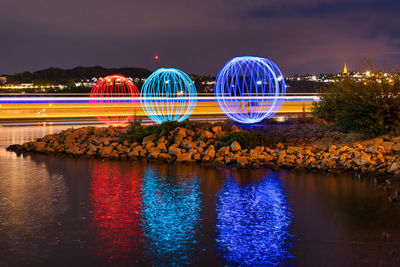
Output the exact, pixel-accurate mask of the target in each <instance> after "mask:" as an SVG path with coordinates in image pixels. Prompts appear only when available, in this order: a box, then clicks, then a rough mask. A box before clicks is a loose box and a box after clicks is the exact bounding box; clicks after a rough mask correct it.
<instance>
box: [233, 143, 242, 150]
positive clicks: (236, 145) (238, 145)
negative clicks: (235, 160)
mask: <svg viewBox="0 0 400 267" xmlns="http://www.w3.org/2000/svg"><path fill="white" fill-rule="evenodd" d="M241 149H242V147H241V146H240V144H239V142H237V141H234V142H233V143H232V144H231V151H232V152H236V151H239V150H241Z"/></svg>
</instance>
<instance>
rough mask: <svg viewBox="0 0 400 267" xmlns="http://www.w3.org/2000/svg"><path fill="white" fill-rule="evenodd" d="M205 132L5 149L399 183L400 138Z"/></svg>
mask: <svg viewBox="0 0 400 267" xmlns="http://www.w3.org/2000/svg"><path fill="white" fill-rule="evenodd" d="M203 126H204V125H203ZM203 126H202V127H199V128H197V129H187V128H183V127H176V128H174V129H171V130H170V131H168V132H165V130H163V132H161V133H157V134H151V135H147V136H144V137H143V138H142V137H138V136H137V135H134V137H135V138H136V139H135V138H133V139H132V132H131V131H132V130H131V129H130V128H129V127H112V126H110V127H82V128H78V129H73V128H70V129H67V130H65V131H62V132H60V133H58V134H52V135H46V136H44V137H43V138H39V139H37V140H35V141H32V142H28V143H24V144H22V145H19V144H17V145H11V146H9V147H8V148H7V149H8V150H10V151H15V152H17V153H32V152H34V153H45V154H65V155H71V156H74V157H82V158H102V159H115V160H138V159H148V160H160V161H166V162H168V163H173V162H183V163H195V162H197V163H200V164H205V165H212V166H216V167H234V168H263V167H269V168H304V169H310V170H321V171H326V172H333V173H340V172H343V171H353V172H355V173H357V174H368V175H373V176H374V177H375V178H374V179H377V180H382V179H384V182H387V183H388V184H390V183H392V182H393V181H396V180H398V179H396V178H397V177H400V162H399V160H400V157H399V155H400V137H392V136H382V137H378V138H374V139H369V140H360V139H359V138H358V137H357V136H355V135H352V134H343V133H340V132H338V131H336V130H335V128H334V127H333V126H331V125H322V124H276V125H268V126H261V127H257V128H252V129H247V130H241V129H238V127H237V126H235V125H233V126H229V127H228V126H226V125H207V126H205V127H203ZM254 134H257V136H256V137H255V138H256V139H262V138H264V137H265V138H267V139H268V140H267V141H266V142H265V143H266V144H268V145H265V146H255V147H249V146H251V145H252V144H253V143H254V142H253V143H251V142H250V143H246V142H247V141H248V140H244V138H245V139H246V138H250V139H251V138H254V136H253V135H254ZM263 136H264V137H263ZM226 137H228V138H226ZM231 138H234V139H235V138H239V139H238V140H240V138H242V140H244V141H246V142H242V143H240V141H239V142H237V141H232V142H230V141H229V140H230V139H231ZM232 140H233V139H232ZM250 141H251V140H250ZM257 141H258V142H260V141H261V140H257ZM243 143H246V146H248V147H244V145H243ZM261 143H262V142H261ZM386 180H387V181H386Z"/></svg>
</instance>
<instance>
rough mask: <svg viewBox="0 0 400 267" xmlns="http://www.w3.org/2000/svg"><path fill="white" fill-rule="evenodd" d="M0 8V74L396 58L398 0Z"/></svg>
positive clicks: (291, 66)
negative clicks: (237, 59) (249, 58)
mask: <svg viewBox="0 0 400 267" xmlns="http://www.w3.org/2000/svg"><path fill="white" fill-rule="evenodd" d="M0 12H1V13H0V51H1V57H0V73H6V74H13V73H17V72H22V71H34V70H39V69H43V68H48V67H61V68H72V67H75V66H93V65H101V66H104V67H146V68H150V69H155V68H157V67H161V66H166V67H177V68H180V69H182V70H184V71H185V72H187V73H195V74H211V75H216V73H217V72H218V70H219V69H220V67H221V66H222V65H223V64H224V63H225V62H226V61H227V60H229V59H230V58H231V57H234V56H240V55H257V56H262V57H267V58H270V59H272V60H274V61H275V62H276V63H277V64H278V65H279V66H280V67H281V69H282V71H283V72H284V73H285V74H295V73H300V74H304V73H323V72H338V71H340V70H341V69H342V68H343V64H344V62H346V63H347V64H348V66H349V67H350V69H355V68H356V67H357V63H358V62H359V61H360V59H362V58H364V57H365V56H370V57H372V59H373V60H374V61H375V62H376V63H378V64H380V65H381V66H382V67H384V68H395V67H396V66H398V64H399V62H400V1H399V0H293V1H291V0H286V1H284V0H276V1H275V0H201V1H192V0H143V1H135V0H112V1H111V0H108V1H106V0H51V1H50V0H2V1H1V2H0ZM155 55H159V56H160V61H159V63H158V65H156V64H155V62H154V56H155Z"/></svg>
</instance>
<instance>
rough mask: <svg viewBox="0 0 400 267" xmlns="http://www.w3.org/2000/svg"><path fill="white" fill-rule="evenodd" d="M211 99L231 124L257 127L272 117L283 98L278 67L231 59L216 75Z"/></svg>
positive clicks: (255, 60)
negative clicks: (235, 122)
mask: <svg viewBox="0 0 400 267" xmlns="http://www.w3.org/2000/svg"><path fill="white" fill-rule="evenodd" d="M214 92H215V96H216V98H217V101H218V106H219V108H220V109H221V110H222V111H223V112H224V113H225V114H226V116H228V117H229V118H230V119H231V120H234V121H237V122H239V123H245V124H250V123H258V122H260V121H262V120H263V119H266V118H271V117H272V116H274V115H275V114H276V113H277V112H278V111H279V109H280V108H281V106H282V104H283V102H284V100H285V96H286V84H285V78H284V77H283V75H282V72H281V71H280V69H279V68H278V66H277V65H276V64H275V63H274V62H272V61H271V60H269V59H266V58H262V57H235V58H233V59H231V60H230V61H229V62H228V63H226V64H225V66H224V67H223V68H222V69H221V70H220V72H219V73H218V75H217V79H216V83H215V88H214Z"/></svg>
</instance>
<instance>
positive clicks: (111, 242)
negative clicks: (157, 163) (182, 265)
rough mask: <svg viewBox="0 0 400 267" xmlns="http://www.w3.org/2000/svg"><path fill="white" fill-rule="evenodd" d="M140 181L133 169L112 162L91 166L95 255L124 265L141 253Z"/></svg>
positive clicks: (138, 256)
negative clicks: (125, 169) (123, 167)
mask: <svg viewBox="0 0 400 267" xmlns="http://www.w3.org/2000/svg"><path fill="white" fill-rule="evenodd" d="M141 183H142V181H141V179H139V177H138V175H137V173H136V172H135V170H134V169H131V170H129V171H125V172H124V170H122V171H121V166H120V165H119V164H112V163H111V162H96V163H95V164H94V166H93V169H92V179H91V192H90V197H91V201H92V206H93V212H92V226H93V228H94V231H95V235H96V240H95V244H94V248H95V253H96V255H97V256H100V257H105V258H107V260H108V261H109V262H111V263H115V264H118V265H127V264H130V263H132V262H131V261H132V260H133V259H134V258H140V256H142V255H143V250H144V247H143V245H142V240H143V232H142V228H141V226H140V219H141V209H140V204H141ZM135 256H136V257H135Z"/></svg>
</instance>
